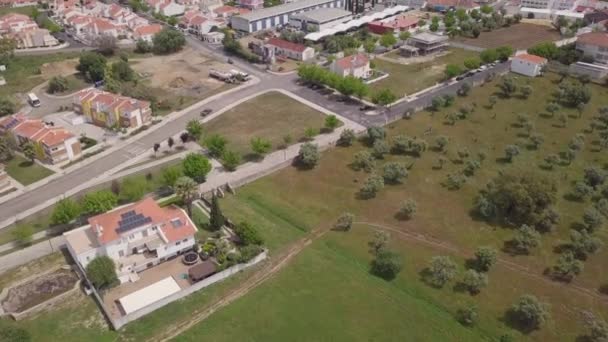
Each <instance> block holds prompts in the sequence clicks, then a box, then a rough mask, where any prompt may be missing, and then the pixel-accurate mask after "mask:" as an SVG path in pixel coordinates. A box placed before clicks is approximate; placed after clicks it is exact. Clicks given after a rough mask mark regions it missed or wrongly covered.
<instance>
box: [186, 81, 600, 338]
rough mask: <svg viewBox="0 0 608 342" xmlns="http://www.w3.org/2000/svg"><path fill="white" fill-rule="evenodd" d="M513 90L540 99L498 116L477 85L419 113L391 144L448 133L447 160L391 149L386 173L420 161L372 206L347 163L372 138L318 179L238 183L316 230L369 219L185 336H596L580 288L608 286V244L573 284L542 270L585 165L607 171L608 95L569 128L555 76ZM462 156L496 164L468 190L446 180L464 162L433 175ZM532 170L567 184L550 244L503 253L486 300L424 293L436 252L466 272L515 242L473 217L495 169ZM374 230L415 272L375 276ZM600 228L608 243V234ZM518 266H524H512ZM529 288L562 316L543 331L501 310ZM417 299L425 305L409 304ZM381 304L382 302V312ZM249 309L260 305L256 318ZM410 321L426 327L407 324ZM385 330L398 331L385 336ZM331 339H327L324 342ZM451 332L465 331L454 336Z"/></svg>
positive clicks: (514, 102) (486, 165)
mask: <svg viewBox="0 0 608 342" xmlns="http://www.w3.org/2000/svg"><path fill="white" fill-rule="evenodd" d="M517 82H518V83H519V85H523V84H525V83H528V82H529V83H530V84H531V85H532V86H533V89H534V91H533V95H532V96H531V97H530V100H523V99H521V98H519V97H517V96H515V97H512V98H510V99H500V100H499V102H498V103H497V104H496V106H495V107H494V108H493V109H488V107H486V106H487V104H488V98H489V96H491V95H492V94H495V93H496V92H497V88H496V87H495V83H490V84H487V85H485V86H483V87H481V88H477V89H475V90H474V91H473V92H472V94H471V95H469V96H468V97H466V98H460V99H458V100H457V102H456V104H455V105H454V106H453V107H451V108H448V109H445V110H442V111H441V112H439V113H430V112H422V113H419V114H417V115H416V116H415V117H414V118H413V119H412V120H403V121H399V122H396V123H394V124H392V125H391V126H390V128H389V130H388V134H389V136H393V135H396V134H407V135H408V136H416V137H424V139H426V140H427V141H428V142H429V144H433V141H434V138H435V136H437V135H445V136H448V137H449V139H450V142H449V148H448V152H447V153H446V154H445V155H442V154H440V153H439V152H434V151H427V152H425V153H424V154H423V156H422V157H420V158H413V157H405V156H394V155H391V156H388V157H386V159H385V160H384V161H378V162H377V163H378V165H381V164H382V163H384V162H387V161H397V160H398V161H403V162H405V163H406V164H410V163H414V165H413V167H412V169H411V170H410V174H409V177H408V179H407V181H406V182H405V184H403V185H387V186H386V187H385V188H384V189H383V190H381V191H380V193H379V194H378V196H377V197H376V198H374V199H371V200H362V199H360V198H359V197H358V196H357V191H358V189H359V187H360V184H361V183H362V182H363V180H365V178H367V176H368V174H366V173H365V172H363V171H359V172H356V171H353V170H352V169H351V168H350V167H349V164H350V163H351V161H352V160H353V154H354V153H355V152H356V151H359V150H361V149H365V148H366V147H365V146H364V145H363V144H359V145H356V146H354V147H350V148H336V149H334V150H332V151H331V152H329V153H326V154H324V155H323V157H322V158H321V162H320V165H319V166H318V167H317V168H316V169H314V170H312V171H305V172H303V171H300V170H297V169H294V168H289V169H285V170H283V171H281V172H279V173H276V174H274V175H272V176H269V177H265V178H263V179H261V180H258V181H256V182H254V183H252V184H250V185H248V186H246V187H244V188H242V189H239V197H240V199H241V200H242V199H243V197H242V196H243V193H246V194H247V197H246V198H255V202H256V203H268V205H266V206H264V207H265V208H267V210H268V212H269V213H268V214H267V215H269V216H273V215H275V214H274V213H275V212H279V213H286V212H288V213H291V215H297V217H298V218H299V220H302V221H309V222H310V223H309V224H308V226H311V225H312V226H315V223H316V224H317V225H323V224H324V225H327V224H329V223H331V222H334V221H335V219H336V218H337V216H339V215H340V213H341V212H343V211H346V210H348V211H350V212H352V213H354V214H355V215H356V220H357V221H358V222H367V223H368V224H365V225H363V224H359V225H357V228H356V229H355V231H353V232H351V233H346V234H340V233H336V232H330V233H328V234H327V235H326V236H325V237H323V238H322V239H321V240H319V241H317V242H316V243H314V244H313V246H312V247H311V249H310V250H306V251H305V252H303V253H302V254H301V255H300V256H299V257H297V259H296V260H295V261H294V262H293V265H290V266H288V267H287V268H285V269H284V270H283V271H281V273H280V274H278V275H277V276H276V277H275V278H273V279H272V280H271V281H269V282H268V283H266V284H264V285H263V286H261V287H260V288H258V289H256V290H255V291H253V292H252V293H250V294H249V295H247V296H245V297H244V298H242V299H241V300H239V301H238V302H236V303H234V304H233V305H231V306H229V307H227V308H226V309H224V310H222V311H220V312H218V313H217V314H216V315H215V316H212V317H211V318H210V319H208V320H207V321H205V322H203V323H201V324H199V325H198V326H196V327H194V328H193V329H192V330H191V331H189V332H187V333H186V334H184V335H183V336H182V337H180V338H178V340H193V339H195V336H200V334H201V333H202V332H203V331H204V332H205V333H206V334H207V336H211V338H210V339H211V340H219V341H221V340H224V339H226V340H228V339H232V340H234V339H250V340H269V341H274V340H285V338H286V336H289V337H291V339H296V340H320V339H322V337H326V336H329V339H331V340H393V339H392V338H391V336H399V334H400V333H402V332H403V331H405V332H408V333H410V334H414V333H415V332H413V330H420V332H421V333H422V332H426V333H428V334H429V335H427V336H423V335H421V336H416V337H417V338H414V340H424V341H426V340H428V341H434V340H441V339H442V337H443V339H446V340H490V339H494V340H495V339H498V337H499V336H501V335H502V334H504V333H508V334H511V335H513V336H514V337H515V340H516V341H520V340H524V341H526V340H534V341H572V340H575V339H576V338H577V337H578V336H580V335H582V334H584V333H586V332H587V327H586V325H585V319H584V314H583V312H586V311H587V312H592V313H594V314H596V315H599V316H600V317H603V318H607V317H608V309H607V308H606V307H605V305H604V304H603V303H602V301H600V300H598V299H596V298H594V297H592V296H590V295H588V294H586V293H584V292H581V291H579V290H577V289H576V288H583V289H586V290H587V291H590V292H592V293H593V292H595V293H597V292H596V291H597V289H598V287H599V286H600V285H601V284H604V283H606V282H608V272H606V271H605V267H604V261H605V260H606V258H607V257H608V251H607V249H606V248H604V249H603V250H601V251H600V252H598V253H597V254H595V255H593V256H591V257H590V258H589V259H588V260H587V261H586V262H585V268H584V270H583V272H582V273H581V274H580V275H579V276H578V277H577V278H576V279H575V280H574V281H573V283H572V284H571V285H564V284H563V283H558V282H554V281H552V280H550V278H548V277H545V276H543V272H544V270H545V268H547V267H549V266H551V265H553V264H554V263H555V261H556V259H557V257H558V254H556V252H555V247H557V246H559V245H560V244H562V243H563V242H564V241H568V236H569V232H570V229H571V227H572V226H573V224H575V223H577V222H579V221H580V217H581V215H582V212H583V209H584V208H585V207H587V206H588V205H589V203H588V202H587V203H578V202H572V201H568V200H567V199H565V198H564V196H565V195H566V194H567V193H568V192H569V191H570V190H571V184H572V183H573V182H574V181H576V180H579V179H580V177H581V174H582V169H583V168H584V167H586V166H588V165H600V166H604V165H605V164H606V162H608V158H607V156H606V155H605V153H599V152H597V147H596V146H595V143H594V141H596V140H597V132H595V133H590V132H589V131H588V127H589V123H590V120H591V119H592V116H593V115H595V113H596V112H597V109H598V106H599V105H600V104H602V100H601V99H602V98H605V96H606V95H607V90H606V88H604V87H599V86H590V87H591V91H592V103H591V104H590V105H588V106H587V107H586V108H585V109H584V110H583V113H582V116H581V117H580V118H579V115H578V113H577V112H576V110H571V109H562V110H561V113H565V114H567V115H568V117H569V119H568V123H567V125H566V126H565V127H561V125H560V124H559V123H558V121H557V118H556V117H557V116H556V117H555V118H550V117H547V116H546V115H543V114H542V113H544V112H545V106H546V105H547V103H548V101H552V100H553V98H552V94H553V92H554V91H555V90H556V88H557V77H556V76H555V75H552V74H549V75H548V76H546V77H544V78H537V79H528V78H518V80H517ZM463 105H469V106H473V107H474V108H476V109H475V112H474V113H473V114H472V115H471V116H470V118H469V119H467V120H463V121H458V122H456V124H455V125H453V126H451V125H447V124H445V122H444V121H445V119H444V117H445V115H446V114H447V113H450V112H451V111H455V110H457V108H459V107H461V106H463ZM521 113H527V114H528V115H529V116H530V118H531V120H532V121H533V122H534V124H535V127H536V130H537V131H538V132H540V133H542V134H544V136H545V143H544V144H543V145H542V146H541V147H540V149H539V150H528V149H527V148H525V145H526V144H527V143H526V142H525V139H524V138H522V135H523V134H524V130H523V129H522V128H516V127H514V125H513V124H514V123H515V121H516V117H517V114H521ZM425 132H431V133H430V134H425ZM582 132H586V135H587V137H586V142H587V143H586V148H585V149H584V151H582V152H581V153H580V154H579V156H578V157H577V158H576V159H575V161H574V162H573V163H572V164H571V165H570V166H559V167H557V168H556V169H555V170H553V171H548V170H543V169H541V168H540V165H541V164H542V163H543V162H542V161H543V158H544V156H546V155H547V154H549V153H557V152H559V151H563V150H564V148H566V146H567V144H568V142H569V141H570V139H571V138H572V137H573V136H574V135H575V134H577V133H582ZM513 143H518V144H520V146H522V147H521V150H522V153H521V155H520V156H518V157H516V159H515V160H514V162H513V163H510V164H509V163H507V164H505V163H504V161H503V157H504V147H505V146H506V145H508V144H513ZM464 148H466V149H468V150H469V151H470V153H471V154H472V155H476V154H477V153H478V152H482V151H483V152H484V153H485V154H486V156H487V157H486V159H485V161H484V162H483V165H482V167H481V169H480V170H479V171H478V172H477V174H476V175H475V176H474V177H472V178H469V180H468V181H467V183H466V184H465V185H464V187H463V188H462V189H460V190H457V191H450V190H448V189H446V188H444V187H443V186H442V185H441V183H442V182H443V181H444V180H445V179H446V175H447V174H449V173H453V172H455V171H458V170H460V169H461V168H462V165H461V164H460V163H458V162H448V163H447V164H446V165H444V167H443V169H440V170H438V169H436V168H435V166H436V165H437V158H438V157H440V156H443V157H445V158H447V159H448V160H455V159H456V151H457V150H462V149H464ZM531 168H532V169H538V170H539V172H543V173H545V174H546V175H548V176H549V177H553V178H555V179H556V180H558V181H559V183H560V189H559V194H558V200H557V203H556V208H557V210H558V212H559V213H560V214H561V221H560V223H559V226H558V228H557V229H556V230H555V231H554V232H552V233H548V234H544V235H543V237H542V246H541V247H540V248H538V249H536V250H534V251H533V252H532V253H531V254H530V255H527V256H511V255H509V254H507V253H503V252H501V253H500V258H501V260H502V262H501V264H499V265H497V266H496V268H495V269H493V270H492V271H491V272H490V274H489V281H490V285H489V286H488V288H486V289H484V290H482V292H481V294H479V295H477V296H474V297H472V296H469V295H467V294H463V293H460V292H457V291H454V290H453V288H452V285H454V284H452V285H450V286H447V287H445V288H444V289H442V290H436V289H433V288H430V287H428V286H427V285H425V284H424V283H423V282H422V281H421V280H420V272H421V271H422V270H423V269H424V267H425V266H426V265H427V264H428V262H429V260H430V258H431V257H432V256H433V255H451V256H452V257H453V258H454V260H457V261H458V263H459V265H460V267H463V265H464V259H465V258H466V257H468V256H470V255H471V254H472V252H473V250H474V249H475V248H476V247H478V246H482V245H489V246H493V247H495V248H496V249H498V250H501V249H502V246H503V244H504V242H505V241H507V240H509V239H510V238H511V237H512V236H513V231H512V229H511V228H509V227H502V226H496V225H490V224H487V223H485V222H482V221H478V220H475V219H474V218H473V217H472V216H471V215H470V214H469V212H470V210H471V209H472V205H473V202H474V198H475V197H476V195H477V194H478V192H479V190H480V189H483V188H485V186H486V184H487V183H488V182H489V181H490V180H491V179H493V178H494V177H496V176H497V174H498V172H499V171H506V170H510V169H512V170H524V169H531ZM407 198H413V199H415V200H416V201H417V203H418V212H417V214H416V216H415V218H414V219H412V220H410V221H401V220H399V219H398V218H396V217H395V216H396V215H395V214H396V212H397V210H398V208H399V203H400V202H401V201H403V200H405V199H407ZM227 201H230V198H229V199H228V200H227ZM243 214H246V213H243ZM369 224H373V225H375V226H378V225H381V226H384V227H389V228H390V229H392V230H393V231H392V233H391V234H392V235H393V242H394V246H393V247H394V249H395V250H397V251H398V252H399V253H400V255H401V256H402V259H403V261H404V265H405V266H404V267H405V269H404V271H403V272H402V273H401V274H400V275H399V276H398V278H397V279H396V280H395V281H393V282H391V283H388V284H386V283H383V282H382V281H379V280H377V279H374V278H371V277H370V276H369V275H368V274H367V270H368V268H367V267H368V266H367V265H368V262H369V260H370V258H369V255H368V254H367V251H366V249H367V246H366V242H367V241H369V240H370V232H369V230H370V229H369V228H370V226H369ZM406 234H407V235H406ZM598 234H599V235H598V236H599V237H600V238H602V239H603V240H604V241H606V237H607V236H606V230H605V229H604V230H601V231H600V232H599V233H598ZM408 236H409V238H408ZM411 236H417V237H418V238H420V237H421V236H422V239H423V240H425V241H431V242H432V245H430V244H428V243H423V242H420V241H416V240H414V242H412V239H411ZM395 240H398V243H397V241H395ZM513 264H515V265H519V267H521V269H520V268H516V267H513V266H511V265H513ZM378 284H380V285H378ZM575 287H576V288H575ZM526 293H530V294H534V295H536V296H538V297H539V298H540V299H541V300H543V301H545V302H547V303H549V304H550V305H551V310H550V311H551V315H552V318H551V320H550V321H549V322H548V323H547V324H546V325H545V326H544V327H543V328H542V329H541V330H539V331H535V332H532V333H529V334H522V333H520V332H519V331H517V330H515V329H513V328H510V327H509V326H508V325H507V324H505V312H506V310H507V309H508V308H509V307H510V306H511V305H512V304H513V302H514V301H515V300H516V299H517V298H518V297H519V296H520V295H523V294H526ZM344 294H345V295H344ZM368 298H370V299H369V300H368ZM385 298H390V302H389V303H386V302H384V300H385ZM420 301H422V302H423V304H420V305H421V307H423V308H425V309H426V310H425V311H422V309H420V310H414V309H411V308H412V307H417V306H415V305H414V304H415V303H416V302H420ZM376 303H381V305H378V306H377V307H376V306H375V304H376ZM467 304H475V305H477V307H478V308H479V313H480V321H479V324H478V326H477V327H475V328H471V329H469V330H463V329H462V328H460V327H459V326H457V325H455V323H454V318H453V315H454V314H455V313H456V311H457V310H458V309H459V308H462V307H464V306H465V305H467ZM254 308H255V309H254ZM260 308H262V309H260ZM400 308H405V309H403V310H408V312H407V313H408V314H409V315H411V317H409V318H408V317H407V316H405V314H404V313H399V311H398V310H399V309H400ZM431 308H432V309H433V310H431ZM252 309H253V310H256V311H255V314H252V312H251V310H252ZM417 311H420V312H417ZM362 312H364V313H365V315H364V316H362V315H361V313H362ZM326 313H327V314H326ZM398 313H399V314H398ZM376 317H377V319H376ZM410 320H412V322H413V323H412V324H415V327H417V328H418V329H416V328H412V329H408V328H407V324H409V323H411V322H410ZM268 322H272V324H269V323H268ZM360 325H363V326H364V328H360ZM226 327H230V329H226ZM252 327H257V328H258V329H252ZM259 327H265V329H259ZM288 329H289V330H288ZM401 329H402V330H401ZM436 330H438V331H436ZM384 331H390V332H391V333H392V334H393V335H390V336H388V335H384ZM290 332H293V333H292V334H290ZM350 332H354V333H353V334H352V335H351V334H350ZM323 333H326V335H321V334H323ZM197 334H198V335H197ZM288 334H289V335H288ZM430 334H437V335H430ZM412 336H413V335H412ZM445 336H448V337H447V338H445ZM449 336H457V337H455V338H454V339H450V337H449ZM403 339H404V338H401V339H400V340H403ZM397 340H399V338H397Z"/></svg>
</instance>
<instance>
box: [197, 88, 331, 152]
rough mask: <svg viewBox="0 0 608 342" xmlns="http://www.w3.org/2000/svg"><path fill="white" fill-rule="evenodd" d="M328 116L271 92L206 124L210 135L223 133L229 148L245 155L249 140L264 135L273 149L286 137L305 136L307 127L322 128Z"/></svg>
mask: <svg viewBox="0 0 608 342" xmlns="http://www.w3.org/2000/svg"><path fill="white" fill-rule="evenodd" d="M324 120H325V115H324V114H323V113H320V112H319V111H317V110H315V109H313V108H310V107H308V106H307V105H305V104H302V103H300V102H298V101H296V100H294V99H292V98H290V97H289V96H287V95H283V94H280V93H277V92H269V93H265V94H263V95H260V96H257V97H255V98H253V99H251V100H248V101H246V102H244V103H241V104H239V105H238V106H236V107H234V108H232V109H230V110H228V111H227V112H226V113H223V114H222V115H220V116H219V117H218V118H215V119H213V120H211V121H210V122H208V123H207V124H205V126H204V128H205V132H206V133H207V134H220V135H222V136H224V137H225V138H226V139H228V142H229V144H228V148H229V149H231V150H234V151H236V152H238V153H240V154H241V155H242V156H244V157H246V156H247V155H248V154H250V153H251V145H250V141H251V139H252V138H255V137H261V138H265V139H268V140H270V142H271V143H272V147H273V149H277V148H278V147H279V146H280V145H281V144H283V137H284V136H285V135H290V136H291V138H292V139H293V141H294V142H295V141H298V140H300V139H302V138H303V137H304V131H305V130H306V129H307V128H310V127H312V128H314V129H316V130H317V131H319V130H320V129H321V128H323V123H324Z"/></svg>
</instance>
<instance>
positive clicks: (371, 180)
mask: <svg viewBox="0 0 608 342" xmlns="http://www.w3.org/2000/svg"><path fill="white" fill-rule="evenodd" d="M383 187H384V178H382V176H380V175H377V174H375V173H372V174H371V175H370V176H369V177H367V179H366V180H365V183H363V186H362V187H361V189H360V190H359V193H360V194H361V197H363V198H373V197H376V194H377V193H378V191H380V190H382V188H383Z"/></svg>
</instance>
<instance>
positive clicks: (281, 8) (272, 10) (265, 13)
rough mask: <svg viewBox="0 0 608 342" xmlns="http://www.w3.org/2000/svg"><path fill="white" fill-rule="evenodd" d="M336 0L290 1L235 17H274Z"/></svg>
mask: <svg viewBox="0 0 608 342" xmlns="http://www.w3.org/2000/svg"><path fill="white" fill-rule="evenodd" d="M334 1H335V0H299V1H295V2H290V3H288V4H284V5H278V6H273V7H267V8H262V9H259V10H256V11H253V12H250V13H246V14H243V15H238V16H236V17H234V18H243V19H246V20H249V21H254V20H260V19H264V18H268V17H273V16H275V15H280V14H284V13H290V12H295V11H297V10H300V9H303V8H306V7H312V6H317V5H322V4H326V3H330V2H334Z"/></svg>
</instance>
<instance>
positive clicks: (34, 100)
mask: <svg viewBox="0 0 608 342" xmlns="http://www.w3.org/2000/svg"><path fill="white" fill-rule="evenodd" d="M27 102H29V103H30V105H31V106H32V107H40V100H39V99H38V96H36V94H34V93H29V94H27Z"/></svg>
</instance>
